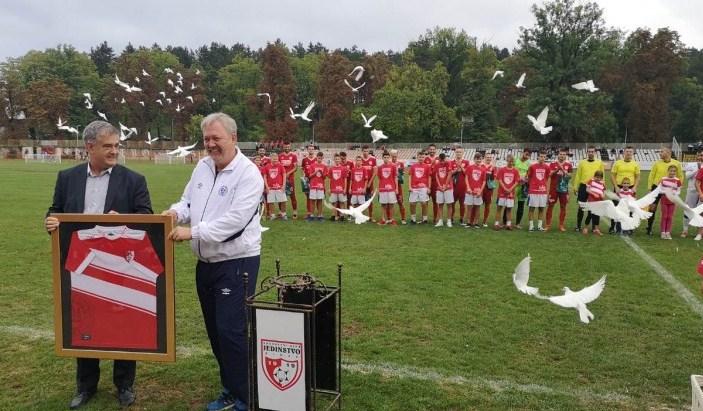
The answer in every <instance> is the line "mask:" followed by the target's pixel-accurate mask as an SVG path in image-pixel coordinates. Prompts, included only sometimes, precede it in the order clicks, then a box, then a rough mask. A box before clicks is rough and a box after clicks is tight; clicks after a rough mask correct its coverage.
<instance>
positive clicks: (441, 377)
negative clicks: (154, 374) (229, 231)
mask: <svg viewBox="0 0 703 411" xmlns="http://www.w3.org/2000/svg"><path fill="white" fill-rule="evenodd" d="M0 333H2V334H10V335H16V336H22V337H25V338H30V339H33V340H36V339H44V340H53V339H54V332H53V331H50V330H43V329H39V328H33V327H24V326H18V325H0ZM207 355H212V351H211V350H210V348H205V347H199V346H189V347H188V346H181V345H179V346H177V347H176V356H177V358H181V359H183V358H191V357H200V356H207ZM342 369H344V370H345V371H347V372H351V373H356V374H364V375H368V374H373V373H377V374H380V375H382V376H384V377H392V378H398V379H413V380H418V381H430V382H433V383H437V384H455V385H466V386H471V387H477V388H483V389H488V390H491V391H494V392H503V391H518V392H523V393H527V394H546V395H562V396H567V397H573V398H578V399H581V400H593V399H596V400H601V401H614V402H622V401H627V400H629V399H630V398H629V397H628V396H626V395H623V394H618V393H613V392H606V393H596V392H593V391H591V390H588V389H568V388H553V387H549V386H546V385H540V384H520V383H516V382H513V381H509V380H504V379H490V378H483V377H472V378H467V377H463V376H461V375H446V374H442V373H440V372H438V371H436V370H432V369H423V368H416V367H408V366H401V365H396V364H390V363H378V364H371V363H363V362H354V361H345V362H344V363H343V364H342Z"/></svg>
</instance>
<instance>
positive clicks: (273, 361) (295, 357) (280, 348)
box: [261, 338, 303, 391]
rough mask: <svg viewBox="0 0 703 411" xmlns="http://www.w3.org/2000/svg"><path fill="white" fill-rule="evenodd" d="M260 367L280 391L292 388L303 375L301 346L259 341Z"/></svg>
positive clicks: (275, 341) (291, 343) (298, 344)
mask: <svg viewBox="0 0 703 411" xmlns="http://www.w3.org/2000/svg"><path fill="white" fill-rule="evenodd" d="M261 366H262V367H263V371H264V374H265V375H266V379H267V380H269V382H270V383H271V384H272V385H273V386H274V387H276V388H277V389H278V390H280V391H285V390H287V389H289V388H291V387H293V386H294V385H295V384H296V383H297V382H298V380H299V379H300V376H301V375H302V373H303V344H302V343H295V342H289V341H277V340H266V339H263V338H262V339H261Z"/></svg>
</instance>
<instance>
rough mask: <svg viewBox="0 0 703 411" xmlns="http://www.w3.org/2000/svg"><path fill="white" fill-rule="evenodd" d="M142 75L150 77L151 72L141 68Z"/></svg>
mask: <svg viewBox="0 0 703 411" xmlns="http://www.w3.org/2000/svg"><path fill="white" fill-rule="evenodd" d="M142 76H144V77H151V74H149V73H147V72H146V70H144V69H142Z"/></svg>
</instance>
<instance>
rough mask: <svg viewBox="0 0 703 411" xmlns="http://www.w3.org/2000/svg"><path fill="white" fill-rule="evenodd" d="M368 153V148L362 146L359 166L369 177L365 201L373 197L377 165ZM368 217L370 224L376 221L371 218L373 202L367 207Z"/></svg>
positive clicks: (374, 158)
mask: <svg viewBox="0 0 703 411" xmlns="http://www.w3.org/2000/svg"><path fill="white" fill-rule="evenodd" d="M369 151H370V150H369V146H364V147H362V148H361V165H362V166H363V167H364V168H365V169H366V171H367V172H368V175H369V186H368V188H367V190H366V199H367V200H368V199H369V198H371V196H372V195H373V191H374V186H373V180H374V176H375V175H376V166H377V165H378V164H377V161H376V157H374V156H372V155H371V154H369ZM369 217H370V218H371V222H372V223H375V222H376V220H375V219H374V218H373V202H371V204H370V205H369Z"/></svg>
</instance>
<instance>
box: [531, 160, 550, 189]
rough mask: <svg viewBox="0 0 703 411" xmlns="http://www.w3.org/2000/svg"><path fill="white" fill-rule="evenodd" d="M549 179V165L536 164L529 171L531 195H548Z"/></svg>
mask: <svg viewBox="0 0 703 411" xmlns="http://www.w3.org/2000/svg"><path fill="white" fill-rule="evenodd" d="M548 179H549V165H547V164H545V163H542V164H540V163H534V164H532V165H531V166H530V168H528V169H527V184H528V185H529V187H530V189H529V194H547V181H548Z"/></svg>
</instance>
